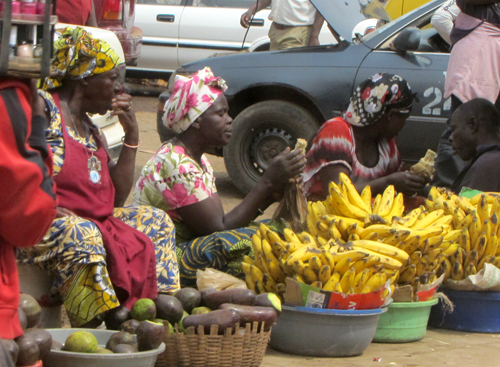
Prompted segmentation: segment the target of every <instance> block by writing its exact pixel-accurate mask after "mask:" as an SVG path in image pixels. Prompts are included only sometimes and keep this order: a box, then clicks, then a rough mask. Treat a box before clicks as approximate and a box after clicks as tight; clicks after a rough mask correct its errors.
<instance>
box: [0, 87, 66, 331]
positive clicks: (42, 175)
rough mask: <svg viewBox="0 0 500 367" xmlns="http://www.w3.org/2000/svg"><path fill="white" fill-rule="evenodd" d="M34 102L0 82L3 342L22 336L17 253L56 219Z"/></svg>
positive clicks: (21, 90) (27, 91)
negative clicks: (16, 250) (16, 251)
mask: <svg viewBox="0 0 500 367" xmlns="http://www.w3.org/2000/svg"><path fill="white" fill-rule="evenodd" d="M30 101H31V91H30V88H29V87H28V86H27V85H26V84H24V83H23V82H21V81H19V80H9V79H6V78H1V79H0V152H2V154H0V187H1V188H2V189H1V190H0V325H1V326H0V337H1V338H3V339H14V338H16V337H18V336H20V335H22V333H23V332H22V329H21V325H20V324H19V318H18V316H17V308H18V307H19V277H18V273H17V266H16V256H15V247H29V246H34V245H35V244H37V243H38V242H39V241H40V239H41V238H42V237H43V235H44V234H45V233H46V232H47V230H48V228H49V226H50V225H51V223H52V220H53V219H54V217H55V215H56V200H55V196H54V193H53V181H52V177H51V176H52V155H51V153H50V149H48V146H47V143H46V140H45V125H46V122H45V123H44V121H45V119H44V118H42V117H41V116H35V117H34V118H33V121H32V117H31V106H30ZM42 119H43V120H42ZM35 121H36V122H35ZM32 122H33V126H32ZM28 139H29V143H28Z"/></svg>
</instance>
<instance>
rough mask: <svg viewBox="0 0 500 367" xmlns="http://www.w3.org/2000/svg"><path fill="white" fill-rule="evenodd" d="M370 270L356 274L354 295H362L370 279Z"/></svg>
mask: <svg viewBox="0 0 500 367" xmlns="http://www.w3.org/2000/svg"><path fill="white" fill-rule="evenodd" d="M370 276H371V273H370V269H365V270H363V271H362V272H361V273H359V274H356V277H355V278H354V293H361V292H362V290H363V288H364V287H365V285H366V281H367V280H368V279H370Z"/></svg>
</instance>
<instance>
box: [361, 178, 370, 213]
mask: <svg viewBox="0 0 500 367" xmlns="http://www.w3.org/2000/svg"><path fill="white" fill-rule="evenodd" d="M361 199H363V201H364V202H365V204H366V205H368V208H370V211H369V213H371V212H372V188H371V187H370V186H369V185H366V186H365V188H364V189H363V191H361Z"/></svg>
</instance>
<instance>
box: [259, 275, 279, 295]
mask: <svg viewBox="0 0 500 367" xmlns="http://www.w3.org/2000/svg"><path fill="white" fill-rule="evenodd" d="M262 284H263V285H264V288H265V289H266V291H268V292H276V291H277V289H276V281H275V280H274V279H273V278H272V277H271V276H270V275H269V274H267V273H264V274H263V275H262Z"/></svg>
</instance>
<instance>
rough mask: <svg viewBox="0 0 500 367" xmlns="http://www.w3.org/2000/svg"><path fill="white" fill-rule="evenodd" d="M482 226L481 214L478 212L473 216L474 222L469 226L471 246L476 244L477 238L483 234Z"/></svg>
mask: <svg viewBox="0 0 500 367" xmlns="http://www.w3.org/2000/svg"><path fill="white" fill-rule="evenodd" d="M481 227H482V223H481V222H480V220H479V216H478V215H477V214H476V215H475V216H474V218H472V223H471V224H470V226H469V235H470V244H471V248H472V246H473V245H475V244H476V241H477V239H478V238H479V236H480V235H481Z"/></svg>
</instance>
